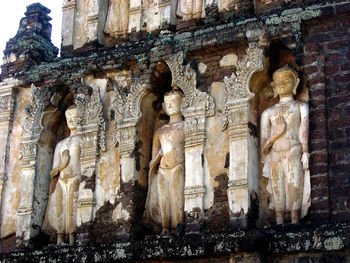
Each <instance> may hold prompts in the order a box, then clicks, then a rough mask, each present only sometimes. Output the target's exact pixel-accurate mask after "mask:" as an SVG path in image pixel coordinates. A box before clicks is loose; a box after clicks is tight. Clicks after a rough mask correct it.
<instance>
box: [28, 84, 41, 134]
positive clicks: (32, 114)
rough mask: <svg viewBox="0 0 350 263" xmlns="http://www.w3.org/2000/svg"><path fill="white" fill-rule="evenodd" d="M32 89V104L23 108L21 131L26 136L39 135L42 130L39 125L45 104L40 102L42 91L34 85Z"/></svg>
mask: <svg viewBox="0 0 350 263" xmlns="http://www.w3.org/2000/svg"><path fill="white" fill-rule="evenodd" d="M31 88H32V102H31V103H30V104H29V105H27V107H26V108H25V114H26V116H25V118H24V121H23V131H24V135H26V136H34V135H38V134H40V132H41V131H42V130H43V129H44V128H43V126H42V125H41V120H42V117H43V112H44V108H45V104H44V102H43V100H42V91H41V89H39V88H37V87H36V86H35V85H34V84H32V86H31Z"/></svg>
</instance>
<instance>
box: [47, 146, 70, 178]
mask: <svg viewBox="0 0 350 263" xmlns="http://www.w3.org/2000/svg"><path fill="white" fill-rule="evenodd" d="M69 160H70V156H69V151H68V150H65V151H63V153H62V158H61V155H60V147H59V145H57V146H56V149H55V154H54V159H53V166H52V167H53V169H52V170H51V171H50V177H51V178H53V177H55V176H57V175H58V173H59V172H61V171H62V170H63V169H64V168H66V167H67V166H68V164H69Z"/></svg>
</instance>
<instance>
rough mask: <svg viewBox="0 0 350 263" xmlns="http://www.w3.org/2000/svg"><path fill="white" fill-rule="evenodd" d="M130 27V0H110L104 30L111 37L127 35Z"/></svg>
mask: <svg viewBox="0 0 350 263" xmlns="http://www.w3.org/2000/svg"><path fill="white" fill-rule="evenodd" d="M128 27H129V0H109V8H108V15H107V21H106V26H105V29H104V32H105V33H106V34H108V35H110V36H111V37H120V36H121V37H125V36H126V34H127V33H128Z"/></svg>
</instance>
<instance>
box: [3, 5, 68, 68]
mask: <svg viewBox="0 0 350 263" xmlns="http://www.w3.org/2000/svg"><path fill="white" fill-rule="evenodd" d="M33 3H41V4H42V5H44V6H46V7H47V8H49V9H50V10H51V13H50V14H49V16H50V17H51V18H52V20H51V21H50V22H51V24H52V35H51V39H52V42H53V44H54V45H55V46H56V47H58V48H60V47H61V24H62V4H63V0H5V1H4V0H3V1H1V4H0V6H1V8H0V33H1V34H0V51H1V58H2V57H3V56H4V53H3V51H4V49H5V47H6V42H7V41H8V40H9V39H10V38H12V37H14V36H15V35H16V33H17V30H18V27H19V21H20V20H21V18H22V17H24V13H25V11H26V10H27V6H28V5H31V4H33ZM0 63H1V64H2V59H1V60H0Z"/></svg>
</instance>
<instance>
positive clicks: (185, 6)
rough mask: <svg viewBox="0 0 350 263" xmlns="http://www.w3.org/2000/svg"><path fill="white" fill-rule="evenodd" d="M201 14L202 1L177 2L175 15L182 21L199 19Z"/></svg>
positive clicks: (182, 0)
mask: <svg viewBox="0 0 350 263" xmlns="http://www.w3.org/2000/svg"><path fill="white" fill-rule="evenodd" d="M202 12H203V0H178V5H177V11H176V15H177V16H179V17H181V18H182V19H183V20H185V21H186V20H190V19H193V18H201V17H202Z"/></svg>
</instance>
